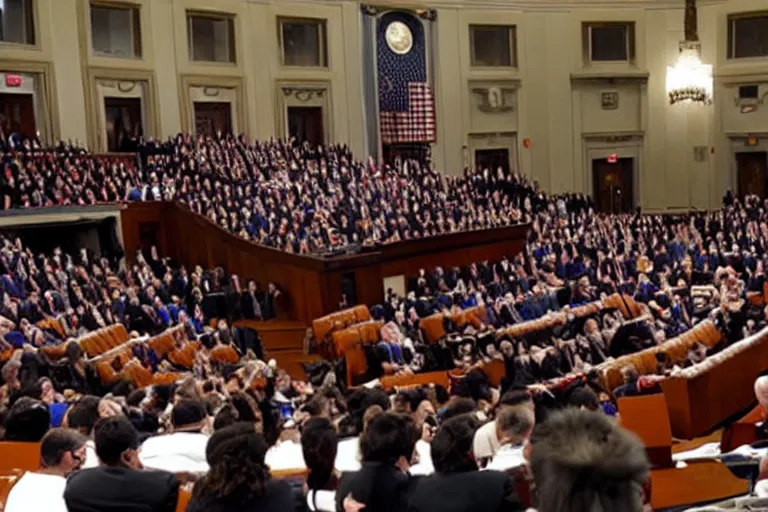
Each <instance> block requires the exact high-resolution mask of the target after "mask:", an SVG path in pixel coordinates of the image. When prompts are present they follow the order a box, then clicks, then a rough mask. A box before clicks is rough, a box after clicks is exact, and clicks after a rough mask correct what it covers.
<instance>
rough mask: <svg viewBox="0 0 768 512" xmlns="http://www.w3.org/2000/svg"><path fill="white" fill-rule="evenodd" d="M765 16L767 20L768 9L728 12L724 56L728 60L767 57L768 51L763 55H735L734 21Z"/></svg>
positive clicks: (741, 60) (749, 59)
mask: <svg viewBox="0 0 768 512" xmlns="http://www.w3.org/2000/svg"><path fill="white" fill-rule="evenodd" d="M756 18H765V19H766V21H768V10H762V11H747V12H735V13H729V14H728V16H727V17H726V29H725V37H726V44H725V58H726V60H728V61H734V62H745V61H746V62H749V61H751V60H754V61H757V60H761V59H768V51H766V53H765V54H763V55H754V56H751V57H736V56H735V52H736V32H737V31H736V22H737V21H739V20H744V19H756Z"/></svg>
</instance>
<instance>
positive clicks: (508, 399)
mask: <svg viewBox="0 0 768 512" xmlns="http://www.w3.org/2000/svg"><path fill="white" fill-rule="evenodd" d="M532 400H533V397H531V393H530V392H529V391H528V390H527V389H510V390H508V391H505V392H504V394H503V395H501V399H499V404H500V405H508V406H515V405H521V404H524V403H527V402H531V401H532Z"/></svg>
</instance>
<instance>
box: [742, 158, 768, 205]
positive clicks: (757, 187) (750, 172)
mask: <svg viewBox="0 0 768 512" xmlns="http://www.w3.org/2000/svg"><path fill="white" fill-rule="evenodd" d="M736 170H737V173H738V180H739V183H738V186H739V188H738V192H739V197H741V198H743V197H744V196H746V195H752V194H754V195H756V196H758V197H760V198H763V199H765V197H766V188H765V187H766V176H765V174H766V171H767V170H768V153H766V152H765V151H751V152H745V153H736Z"/></svg>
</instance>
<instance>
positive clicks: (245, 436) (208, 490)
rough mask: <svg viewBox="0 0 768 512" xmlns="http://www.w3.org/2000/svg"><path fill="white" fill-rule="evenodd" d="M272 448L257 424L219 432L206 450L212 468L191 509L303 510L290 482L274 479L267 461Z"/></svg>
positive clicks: (230, 511)
mask: <svg viewBox="0 0 768 512" xmlns="http://www.w3.org/2000/svg"><path fill="white" fill-rule="evenodd" d="M268 448H269V447H268V446H267V443H266V441H264V437H263V436H262V435H261V434H259V433H257V432H256V430H255V428H254V425H253V423H236V424H234V425H231V426H229V427H225V428H222V429H221V430H218V431H216V432H215V433H214V434H213V435H212V436H211V438H210V440H209V441H208V446H207V447H206V450H205V456H206V459H207V460H208V465H209V466H210V468H211V469H210V471H209V472H208V474H206V475H205V476H204V477H203V478H202V479H201V480H199V481H198V482H197V484H196V485H195V488H194V490H193V492H192V499H191V500H190V503H189V506H188V507H187V512H285V511H294V510H301V508H302V507H301V506H300V505H299V504H298V503H297V500H296V498H295V495H294V493H293V490H292V489H291V486H290V484H288V483H287V482H285V481H281V480H272V479H271V478H270V475H269V467H268V466H267V465H266V464H265V463H264V455H265V454H266V453H267V449H268Z"/></svg>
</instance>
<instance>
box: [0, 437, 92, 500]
mask: <svg viewBox="0 0 768 512" xmlns="http://www.w3.org/2000/svg"><path fill="white" fill-rule="evenodd" d="M86 441H87V438H86V437H85V436H83V435H82V434H81V433H79V432H78V431H76V430H71V429H66V428H55V429H52V430H50V431H48V433H47V434H46V435H45V437H43V440H42V442H41V443H40V469H39V470H38V471H29V472H27V473H24V476H22V477H21V478H20V479H19V481H18V482H17V483H16V485H14V486H13V488H12V489H11V492H10V494H9V495H8V502H7V504H6V506H5V510H6V512H27V511H30V510H45V511H46V512H67V505H66V503H65V502H64V488H65V486H66V484H67V476H69V475H70V474H72V473H74V472H75V471H77V470H79V469H80V468H81V467H82V465H83V462H84V461H85V442H86Z"/></svg>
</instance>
